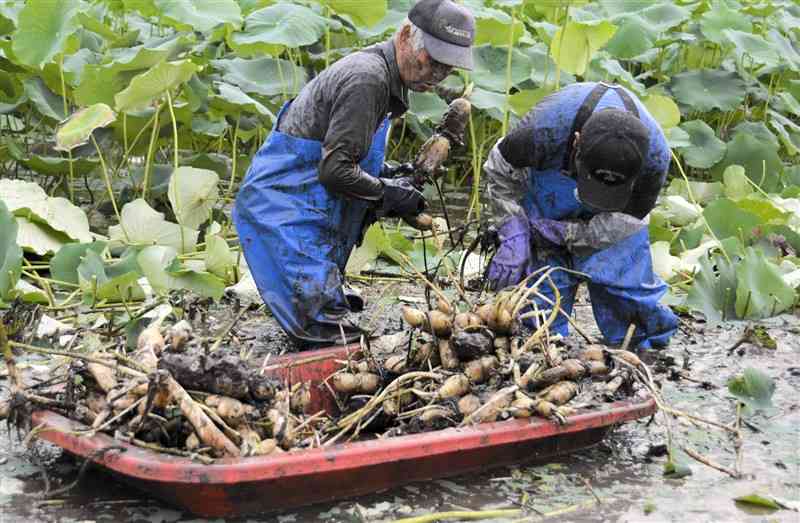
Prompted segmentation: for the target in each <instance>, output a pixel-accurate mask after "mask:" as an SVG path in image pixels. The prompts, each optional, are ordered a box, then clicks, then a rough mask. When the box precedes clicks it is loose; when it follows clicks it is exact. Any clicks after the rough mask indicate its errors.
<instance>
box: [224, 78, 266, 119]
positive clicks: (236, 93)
mask: <svg viewBox="0 0 800 523" xmlns="http://www.w3.org/2000/svg"><path fill="white" fill-rule="evenodd" d="M216 87H217V89H219V94H218V95H216V94H215V95H211V96H210V97H209V103H210V104H211V107H213V108H215V109H217V110H218V111H220V112H221V113H223V114H229V115H236V114H241V113H243V112H248V113H256V114H260V115H261V116H265V117H267V118H269V120H270V121H272V122H274V121H275V115H274V114H273V113H272V111H270V110H269V109H267V108H266V107H264V104H262V103H261V102H259V101H258V100H255V99H254V98H251V97H250V96H248V95H246V94H245V93H244V91H242V90H241V89H239V88H238V87H236V86H235V85H231V84H228V83H225V82H219V83H217V86H216Z"/></svg>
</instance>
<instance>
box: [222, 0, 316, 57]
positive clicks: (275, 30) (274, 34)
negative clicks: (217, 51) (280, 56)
mask: <svg viewBox="0 0 800 523" xmlns="http://www.w3.org/2000/svg"><path fill="white" fill-rule="evenodd" d="M327 25H328V20H327V19H325V18H323V17H321V16H320V15H318V14H317V13H315V12H314V11H312V10H311V9H309V8H307V7H304V6H301V5H295V4H275V5H271V6H269V7H265V8H264V9H259V10H258V11H254V12H253V13H251V14H250V16H248V17H247V18H245V21H244V30H243V31H240V32H235V33H233V34H232V35H231V36H230V38H229V39H228V43H229V44H230V45H231V47H233V49H234V50H235V51H238V52H239V53H240V54H241V55H247V56H254V55H257V54H259V53H266V54H270V55H274V54H277V53H276V52H280V50H281V49H282V48H283V47H300V46H304V45H311V44H313V43H314V42H316V41H318V40H319V39H320V37H321V36H322V35H323V34H325V27H326V26H327Z"/></svg>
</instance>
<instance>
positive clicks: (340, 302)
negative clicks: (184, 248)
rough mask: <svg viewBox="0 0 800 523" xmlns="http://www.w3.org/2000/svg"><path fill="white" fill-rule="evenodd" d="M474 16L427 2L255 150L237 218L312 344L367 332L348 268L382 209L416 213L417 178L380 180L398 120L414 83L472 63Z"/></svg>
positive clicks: (305, 99) (268, 295)
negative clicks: (353, 315) (352, 317)
mask: <svg viewBox="0 0 800 523" xmlns="http://www.w3.org/2000/svg"><path fill="white" fill-rule="evenodd" d="M474 37H475V21H474V18H473V17H472V15H471V14H470V13H469V12H468V11H467V10H466V9H465V8H463V7H461V6H460V5H457V4H455V3H454V2H452V1H451V0H421V1H420V2H418V3H417V4H416V5H414V7H413V8H412V9H411V11H410V12H409V13H408V19H407V20H406V21H405V22H404V23H403V24H402V26H401V27H400V28H399V29H398V30H397V32H396V33H395V34H394V36H393V37H392V38H391V39H389V40H387V41H385V42H383V43H380V44H377V45H375V46H373V47H370V48H367V49H364V50H363V51H358V52H355V53H353V54H351V55H349V56H347V57H345V58H342V59H341V60H339V61H338V62H336V63H335V64H333V65H332V66H330V67H328V68H327V69H325V70H324V71H322V72H321V73H320V74H319V75H318V76H317V77H316V78H314V79H313V80H312V81H311V82H309V83H308V84H307V85H306V86H305V87H304V88H303V89H302V90H301V91H300V93H299V94H298V95H297V98H295V99H294V100H292V101H290V102H287V103H286V104H284V106H283V108H282V109H281V110H280V112H279V113H278V118H277V121H276V123H275V126H274V128H273V130H272V132H271V133H270V135H269V137H268V138H267V140H266V141H265V142H264V144H263V145H262V146H261V148H260V149H259V150H258V152H257V153H256V156H255V157H254V158H253V162H252V165H251V166H250V169H249V170H248V172H247V175H246V177H245V179H244V182H243V184H242V186H241V188H240V190H239V194H238V196H237V198H236V204H235V207H234V210H233V219H234V222H235V224H236V228H237V230H238V232H239V238H240V241H241V244H242V249H243V251H244V254H245V258H246V259H247V263H248V265H249V266H250V270H251V272H252V274H253V277H254V279H255V282H256V285H257V286H258V289H259V292H260V294H261V297H262V299H263V300H264V302H266V304H267V305H268V306H269V308H270V309H271V310H272V313H273V315H274V316H275V318H276V319H277V320H278V323H279V324H280V325H281V327H283V329H284V330H285V331H286V332H287V333H288V334H289V336H290V337H292V338H293V339H294V340H295V341H297V342H299V343H300V344H302V345H308V344H330V343H338V342H340V341H342V339H343V337H344V338H346V339H347V340H348V341H352V340H355V339H357V338H358V336H359V335H360V332H361V331H360V330H359V329H358V327H357V326H356V325H354V324H352V323H351V322H349V321H348V320H347V318H346V316H347V314H348V313H349V312H351V311H356V310H358V309H359V307H360V306H363V302H362V301H361V300H360V298H358V297H357V296H349V295H345V292H344V290H343V287H342V284H343V281H344V276H343V271H344V269H345V264H346V263H347V259H348V257H349V256H350V252H351V251H352V250H353V247H354V246H355V245H356V244H358V243H359V242H360V240H361V237H362V234H363V230H364V228H365V227H367V226H369V225H370V224H371V223H372V222H374V220H375V219H376V216H389V217H396V216H399V217H415V216H417V215H418V214H419V213H420V212H421V211H422V210H424V208H425V205H426V203H425V200H424V198H423V196H422V193H421V192H420V191H419V189H418V188H416V187H414V185H412V183H411V180H412V177H393V178H387V177H381V176H382V174H389V173H388V172H386V171H384V156H385V147H386V141H387V135H388V131H389V125H390V123H389V120H390V118H397V117H399V116H401V115H403V113H405V111H406V110H407V109H408V90H409V89H411V90H412V91H430V90H431V89H433V87H434V86H435V85H436V84H438V83H439V82H441V81H442V80H444V79H445V77H447V76H448V75H449V74H450V72H451V71H452V70H453V68H455V67H458V68H463V69H471V67H472V49H471V46H472V42H473V40H474Z"/></svg>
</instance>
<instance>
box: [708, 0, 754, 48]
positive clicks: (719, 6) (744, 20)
mask: <svg viewBox="0 0 800 523" xmlns="http://www.w3.org/2000/svg"><path fill="white" fill-rule="evenodd" d="M752 28H753V25H752V23H751V22H750V19H749V18H748V17H747V16H745V15H744V14H742V13H741V12H740V11H737V10H735V9H732V8H730V7H728V6H727V5H726V3H725V2H722V1H717V2H715V3H714V5H713V7H712V8H711V9H709V10H708V11H706V12H705V13H703V16H701V17H700V30H701V31H702V33H703V35H704V36H705V37H706V38H708V39H709V40H711V41H712V42H714V43H715V44H718V45H722V44H724V43H725V42H726V36H725V33H724V31H726V30H730V29H733V30H738V31H747V32H749V31H751V30H752Z"/></svg>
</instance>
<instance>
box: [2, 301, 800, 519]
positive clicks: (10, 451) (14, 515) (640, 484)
mask: <svg viewBox="0 0 800 523" xmlns="http://www.w3.org/2000/svg"><path fill="white" fill-rule="evenodd" d="M404 290H405V289H402V288H401V289H396V290H395V291H394V292H393V294H403V291H404ZM375 302H378V303H380V302H381V300H373V305H372V308H371V309H369V310H368V314H369V313H370V312H371V313H376V311H377V307H378V305H376V304H375ZM393 307H396V305H392V306H390V308H389V312H388V313H386V312H384V313H382V314H381V316H382V317H383V318H386V319H385V320H384V321H382V322H379V325H378V328H379V330H391V329H392V327H396V325H394V323H396V322H394V320H392V319H391V318H396V317H397V315H396V314H394V313H393V312H392V308H393ZM383 310H385V309H383ZM577 315H578V319H579V320H580V323H582V324H583V325H585V326H586V327H587V328H589V330H590V331H591V327H593V321H592V319H591V309H590V307H589V306H588V304H586V303H583V304H579V305H578V307H577ZM219 323H221V321H220V322H219ZM763 325H765V326H766V328H767V330H768V332H769V333H770V334H771V335H772V336H774V338H775V339H776V340H777V342H778V348H777V350H770V349H764V348H759V347H755V346H753V345H747V344H745V345H743V346H742V347H741V349H740V350H739V351H737V352H734V353H733V354H731V355H728V348H729V347H730V346H732V345H733V344H734V342H735V341H736V340H737V339H738V338H739V337H740V335H741V332H742V330H743V328H744V324H743V323H729V324H726V325H723V326H719V327H715V328H707V327H706V326H705V324H703V323H696V322H694V323H687V324H686V325H685V326H684V328H683V329H682V330H681V331H680V332H679V333H678V334H677V335H676V336H675V338H674V339H673V342H672V344H671V346H670V347H669V348H668V349H666V350H664V351H662V352H661V353H660V354H659V357H658V358H657V360H658V361H652V363H653V364H654V366H655V367H663V366H664V365H663V363H664V362H665V361H667V363H671V364H674V366H673V368H675V369H682V368H686V369H688V371H687V373H686V375H687V376H688V377H689V378H691V379H692V380H695V381H688V380H685V379H678V380H677V381H675V380H674V379H675V378H676V376H674V373H672V374H673V376H672V378H673V379H669V378H670V372H668V369H665V372H662V373H660V374H658V379H659V381H660V382H661V384H662V386H663V390H664V395H665V397H666V398H667V399H668V401H669V402H670V403H671V404H673V405H674V406H676V407H678V408H680V409H682V410H685V411H688V412H692V413H696V414H699V415H701V416H703V417H707V418H710V419H715V420H718V421H721V422H725V423H729V422H732V421H733V419H734V417H735V408H734V402H733V401H732V399H731V397H730V396H729V394H728V393H727V389H726V388H725V383H726V381H727V380H728V379H729V378H730V377H731V376H733V375H735V374H736V373H738V372H740V371H741V370H742V369H744V368H746V367H749V366H752V367H757V368H759V369H761V370H763V371H764V372H766V373H767V374H769V375H770V376H772V377H773V378H775V380H776V384H777V389H776V391H775V395H774V403H775V409H773V410H771V411H769V412H766V413H763V414H757V415H755V416H754V417H752V418H750V420H749V421H750V425H749V426H747V427H745V429H744V433H745V444H744V467H743V469H744V471H745V472H746V473H747V479H742V480H734V479H731V478H730V477H728V476H726V475H724V474H722V473H720V472H717V471H716V470H713V469H710V468H708V467H706V466H704V465H700V464H698V463H696V462H693V461H692V460H691V459H690V458H688V457H687V456H685V455H683V456H681V457H680V459H681V460H682V461H684V462H686V463H687V464H688V465H689V466H690V468H691V470H692V475H690V476H687V477H685V478H682V479H665V478H664V477H663V475H662V471H663V465H664V462H665V459H666V458H665V457H664V456H663V455H661V453H660V452H659V449H660V448H661V446H663V445H664V444H665V443H666V436H665V432H664V424H663V421H662V420H661V419H660V417H659V418H657V420H656V422H654V423H650V424H648V423H647V422H646V421H640V422H633V423H629V424H626V425H624V426H622V427H619V428H617V429H616V430H615V431H614V432H613V433H612V434H611V435H610V436H609V437H607V438H606V439H605V440H604V442H603V443H601V444H600V445H598V446H596V447H594V448H591V449H588V450H585V451H582V452H578V453H575V454H572V455H570V456H566V457H562V458H560V459H557V460H553V461H551V462H549V463H536V464H529V465H521V466H519V467H513V468H502V469H498V470H492V471H489V472H486V473H483V474H476V475H471V476H465V477H456V478H450V479H446V480H441V481H432V482H427V483H416V484H412V485H407V486H404V487H399V488H397V489H393V490H390V491H386V492H382V493H378V494H374V495H371V496H365V497H361V498H356V499H349V500H345V501H341V502H338V503H332V504H327V505H320V506H315V507H310V508H307V509H303V510H300V511H294V512H286V513H281V514H273V515H268V516H263V517H259V518H250V519H242V520H237V521H279V522H286V523H288V522H300V521H341V522H352V521H356V522H357V521H390V520H392V519H395V518H398V517H407V516H411V515H418V514H424V513H428V512H439V511H449V510H489V509H493V508H509V507H519V506H520V505H521V504H524V507H525V510H526V514H527V515H528V516H536V515H547V514H553V515H552V516H551V518H552V519H553V520H556V519H557V520H564V521H630V522H638V521H648V522H651V521H652V522H661V521H693V522H694V521H708V522H711V521H753V522H756V521H758V522H761V521H786V522H797V521H800V513H797V512H790V511H787V510H779V511H772V510H766V509H753V508H748V507H747V506H743V505H740V504H737V503H736V502H734V498H735V497H737V496H741V495H747V494H751V493H754V492H761V493H767V494H771V495H773V496H777V497H779V498H782V499H784V500H789V501H795V502H798V501H800V393H799V391H800V341H798V339H800V338H798V335H800V319H798V317H796V316H789V315H783V316H781V317H778V318H774V319H771V320H768V321H765V322H763ZM216 326H217V322H215V323H214V324H213V325H212V328H213V327H216ZM236 333H237V335H238V337H239V341H240V343H241V344H242V346H243V347H244V348H245V350H247V349H249V348H250V347H259V348H262V350H263V347H265V346H268V347H271V348H272V349H273V350H274V349H277V348H284V349H285V347H286V343H285V339H282V338H280V337H279V336H277V335H276V330H275V326H274V325H272V324H271V323H270V321H269V320H264V319H263V318H262V317H259V318H254V319H252V320H250V321H248V322H246V323H245V324H243V325H242V326H241V327H240V328H238V329H237V330H236ZM651 359H652V358H651ZM704 381H705V382H708V383H707V384H702V383H698V382H704ZM0 384H3V382H2V381H0ZM674 432H675V438H676V440H677V441H678V442H683V444H689V445H691V446H692V447H693V448H695V449H697V450H698V451H700V452H701V453H703V454H705V455H706V456H708V457H710V458H711V459H712V460H714V461H716V462H718V463H720V464H723V465H725V466H728V467H733V463H734V459H735V455H734V452H733V442H732V441H731V440H730V439H729V438H728V437H727V436H726V435H723V434H720V433H718V432H715V431H713V430H707V429H706V428H705V427H696V426H693V425H691V424H688V423H685V422H683V421H675V422H674ZM77 469H78V464H76V463H75V462H74V461H73V460H72V459H70V458H69V457H67V456H63V455H61V453H59V452H58V451H57V450H56V449H54V448H53V447H49V446H46V445H43V444H36V445H34V446H33V447H32V448H30V449H28V450H25V449H23V448H22V446H21V445H20V444H18V443H17V441H16V438H14V437H12V438H10V439H9V437H7V435H6V434H5V432H2V433H0V523H6V522H11V521H59V522H61V521H63V522H70V521H137V522H138V521H141V522H162V521H164V522H177V521H198V519H196V518H193V517H192V516H191V515H189V514H184V513H181V512H180V511H177V510H175V509H172V508H170V507H168V506H166V505H164V504H162V503H160V502H158V501H156V500H153V499H148V497H147V496H146V495H143V494H140V493H139V492H137V491H135V490H132V489H130V488H127V487H126V486H124V485H122V484H119V483H117V482H115V481H114V480H113V479H112V478H110V477H108V476H106V475H105V474H103V473H101V472H99V471H96V470H89V472H87V473H86V474H85V476H84V477H83V478H82V479H81V481H80V482H79V484H78V485H77V486H76V487H75V488H73V489H72V490H70V491H69V492H68V493H66V494H63V495H60V496H56V497H55V498H52V499H47V500H44V499H41V498H40V497H39V494H40V493H41V492H42V491H43V489H44V488H45V479H44V478H45V474H46V476H47V481H48V482H49V483H50V486H51V488H52V489H55V488H58V487H61V486H63V485H66V484H69V483H70V482H72V481H73V480H75V478H76V476H77ZM598 499H599V502H598Z"/></svg>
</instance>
